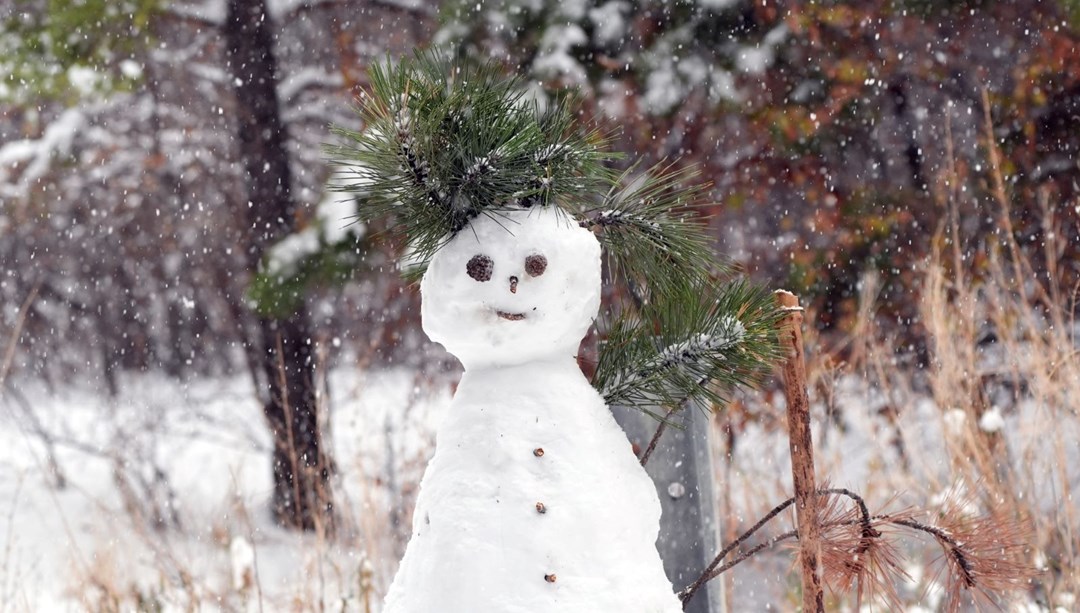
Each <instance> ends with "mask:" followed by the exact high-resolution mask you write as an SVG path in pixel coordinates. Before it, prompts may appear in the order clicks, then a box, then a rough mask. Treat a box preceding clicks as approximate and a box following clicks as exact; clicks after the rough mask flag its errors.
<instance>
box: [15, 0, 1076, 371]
mask: <svg viewBox="0 0 1080 613" xmlns="http://www.w3.org/2000/svg"><path fill="white" fill-rule="evenodd" d="M1078 7H1080V5H1078V4H1077V3H1076V2H1075V1H1074V0H1060V1H1058V2H1041V1H1034V0H1019V1H1015V2H1000V1H993V0H980V1H935V0H896V1H885V0H870V1H864V2H796V1H792V2H778V3H777V2H764V1H761V0H680V1H675V2H660V1H654V0H637V1H632V0H574V1H570V2H564V1H555V0H446V2H444V3H442V5H441V6H437V5H436V4H435V3H425V2H420V1H418V0H355V1H344V0H337V1H328V0H323V1H316V0H313V1H309V2H302V1H291V0H274V1H272V2H270V3H269V12H270V18H271V19H272V20H273V23H274V25H273V28H274V32H275V45H276V48H275V52H276V54H277V55H278V59H279V75H278V79H279V87H278V98H279V104H280V106H281V110H282V117H283V120H284V122H285V124H286V129H287V130H288V135H289V136H288V143H287V146H288V150H289V156H290V163H291V165H292V167H293V172H292V176H293V183H294V185H292V186H291V187H292V193H293V194H294V196H295V198H296V199H297V200H298V203H299V205H298V207H297V209H296V213H295V215H296V219H295V220H292V221H293V222H294V223H293V224H292V225H293V227H295V228H296V232H297V233H298V234H302V233H305V232H306V233H308V238H306V239H303V240H300V239H296V238H295V237H284V238H283V237H274V239H273V240H274V241H285V240H291V241H293V242H292V244H291V245H285V246H282V247H281V248H280V249H278V248H272V249H270V251H269V254H270V255H268V256H265V257H256V259H255V260H254V261H253V260H252V259H251V254H250V253H249V252H248V251H247V250H246V249H245V248H244V245H245V244H246V241H245V239H244V236H245V233H250V232H251V231H252V229H251V228H248V227H245V225H244V221H243V219H244V217H243V215H242V211H243V209H244V207H247V206H258V203H248V202H246V201H245V197H244V196H243V194H244V190H243V189H242V187H243V186H242V185H240V184H239V183H238V181H239V180H240V179H239V177H240V176H241V175H240V174H239V173H240V171H239V169H238V165H237V158H236V156H237V153H236V152H237V149H236V146H235V137H234V126H235V125H237V123H236V118H237V116H238V115H237V114H238V113H243V112H244V109H245V103H244V101H242V100H236V99H235V94H234V92H233V90H232V88H231V87H229V85H230V84H229V82H228V77H227V76H226V75H227V74H228V71H227V70H225V68H226V65H225V62H226V59H225V57H224V55H223V49H222V41H221V36H220V32H219V28H220V24H221V21H222V19H223V14H224V2H218V1H205V2H203V1H195V0H174V1H165V0H125V1H124V2H120V3H116V2H104V1H95V0H89V1H74V0H2V1H0V8H2V9H3V11H2V14H3V15H6V16H7V17H5V18H4V20H3V22H2V24H3V25H2V26H0V47H2V48H3V50H4V53H3V58H4V59H3V60H0V62H2V63H3V65H4V66H5V68H6V74H5V78H4V80H3V82H2V83H3V89H2V90H0V94H2V95H0V142H2V144H0V196H2V198H3V207H4V208H3V214H2V217H0V252H2V253H3V261H4V263H5V271H4V273H3V274H4V282H3V284H2V285H0V294H2V295H3V297H4V302H5V304H6V305H8V306H7V308H6V309H5V312H4V318H5V320H6V321H7V322H10V321H11V318H12V317H14V311H15V310H14V309H13V308H12V306H11V305H18V304H19V303H20V302H21V300H22V298H23V297H25V296H26V295H27V293H28V292H29V290H30V288H31V287H33V286H35V285H40V286H41V295H42V297H43V298H44V299H45V300H44V302H42V304H41V305H36V306H35V307H34V309H33V310H32V312H31V316H30V324H29V325H30V326H31V328H32V329H34V330H35V332H36V333H35V334H34V335H32V336H30V337H29V339H30V340H25V341H24V344H26V345H27V346H26V347H24V349H25V351H23V352H21V353H20V355H21V356H26V358H25V361H24V362H22V363H20V364H19V365H18V366H19V367H21V368H24V369H26V370H29V371H32V372H36V373H38V374H43V375H45V376H56V374H57V372H66V371H69V370H70V369H72V368H75V366H74V365H75V364H78V365H81V366H79V367H78V369H80V370H83V369H85V364H87V363H90V364H91V365H96V368H100V369H101V370H102V371H105V372H111V371H112V370H113V369H115V368H120V369H138V370H146V369H152V368H157V367H160V366H164V367H166V368H167V369H168V370H169V371H170V372H174V373H177V374H180V373H184V372H189V371H198V370H201V369H204V368H218V367H225V368H234V367H242V366H243V365H244V364H245V359H244V356H245V351H248V348H249V347H250V346H251V343H250V342H249V339H248V336H249V333H250V330H249V328H250V326H251V324H250V321H249V316H248V314H247V313H248V312H249V311H250V309H249V307H252V306H255V307H256V309H255V310H256V311H258V312H261V313H263V314H266V313H272V312H277V311H283V310H284V311H288V310H290V309H296V308H300V307H305V308H307V309H308V310H309V311H310V312H311V313H312V314H313V317H314V320H315V321H316V325H317V327H318V334H319V335H321V337H327V338H329V337H342V338H346V340H347V342H346V343H345V345H346V347H347V348H351V350H350V351H360V349H357V348H360V347H362V348H364V349H363V351H369V350H374V351H377V352H378V353H379V355H380V356H382V357H384V358H386V359H387V360H403V359H404V360H422V359H428V358H427V357H420V356H428V357H430V356H431V355H435V356H436V358H435V360H436V361H437V362H439V361H442V360H443V359H444V357H443V356H441V354H438V352H435V353H434V354H433V353H432V352H430V351H418V349H419V348H420V347H422V346H424V341H423V339H422V338H421V337H420V335H419V334H418V333H417V332H416V326H415V318H416V315H415V309H414V308H413V307H415V303H416V296H415V291H414V290H413V289H411V288H409V287H408V286H407V285H406V284H404V283H403V282H401V281H400V280H399V279H396V278H395V275H394V274H392V273H393V272H394V270H395V269H396V258H397V254H396V252H395V247H394V246H393V245H386V244H384V243H380V242H379V241H375V243H371V235H372V233H367V232H365V231H364V229H358V230H357V231H355V232H351V233H346V234H343V235H340V236H337V235H335V238H334V239H333V240H329V239H327V238H326V236H325V234H320V232H322V230H312V229H311V228H315V227H316V226H318V227H320V228H321V227H323V226H322V225H319V224H323V225H325V224H326V223H333V220H329V222H328V220H327V219H326V216H325V215H323V214H321V213H319V211H320V210H322V209H321V207H322V204H321V203H323V202H324V201H325V200H327V198H333V197H334V196H327V195H326V194H325V184H326V182H327V179H328V176H329V173H330V169H328V168H327V166H326V161H325V158H324V155H323V153H322V147H323V145H325V144H326V143H329V142H332V141H333V137H332V136H331V135H330V133H329V131H328V126H330V125H331V124H337V125H341V126H345V127H349V128H358V127H361V126H359V125H357V119H356V115H355V113H354V112H353V110H352V108H351V101H352V99H353V97H354V96H355V95H357V94H358V93H359V92H360V91H362V90H363V89H364V88H365V87H366V73H365V70H366V67H367V66H368V65H369V64H370V63H371V62H374V61H378V60H379V59H380V58H383V57H385V56H387V55H389V56H390V57H395V56H397V55H400V54H402V53H404V52H408V51H409V50H411V49H412V48H414V47H416V46H428V45H431V44H438V45H441V46H443V47H445V48H447V49H449V50H451V51H452V52H453V53H456V54H460V55H465V56H474V57H485V58H495V59H496V60H498V61H499V62H502V63H503V64H504V65H505V66H506V67H507V69H508V70H513V71H517V72H519V73H521V74H523V75H526V76H527V82H528V83H529V84H530V87H531V88H532V92H531V94H532V95H534V96H536V97H537V98H538V99H540V100H541V101H542V100H545V99H547V97H548V96H550V95H551V94H553V93H554V92H558V91H560V90H565V89H571V90H574V91H576V92H580V93H581V94H582V96H583V100H584V102H583V105H584V108H583V110H582V112H583V113H584V114H585V115H587V116H595V117H597V118H598V120H599V121H600V122H601V123H603V124H607V125H610V126H615V127H618V128H620V132H619V136H618V137H617V143H618V148H619V149H620V150H622V151H625V152H626V153H628V154H629V155H628V158H627V162H629V161H633V160H641V162H642V163H644V164H646V165H648V164H649V163H652V162H656V161H659V160H661V159H677V160H679V163H680V164H686V165H696V166H699V167H700V168H701V169H702V173H703V179H704V180H707V181H709V182H710V183H711V186H712V187H711V191H710V193H709V195H710V198H711V199H712V201H713V202H714V204H713V205H711V206H710V207H708V210H707V213H708V214H709V215H710V216H711V217H710V224H711V226H710V227H711V229H712V232H713V234H714V236H715V239H716V245H717V248H718V249H719V250H721V251H723V252H725V253H726V254H727V255H729V256H731V257H732V258H733V259H734V260H735V261H736V262H737V263H739V264H740V266H741V267H742V268H743V269H744V270H745V271H747V272H748V273H749V274H750V275H751V276H752V277H753V278H755V279H756V280H758V281H761V282H763V283H766V284H768V285H771V286H777V287H780V286H783V287H786V288H788V289H790V290H792V291H794V292H796V293H798V294H800V295H802V296H803V297H804V301H809V302H810V303H811V305H812V306H813V308H814V310H815V311H816V312H817V314H818V316H817V317H816V319H815V325H817V326H818V327H819V328H820V330H821V331H822V332H823V333H824V334H823V336H822V339H823V342H826V343H828V342H829V339H830V338H843V337H844V335H846V334H849V333H850V332H851V331H852V330H853V326H854V325H855V323H854V321H855V320H854V314H855V312H856V300H857V296H858V293H859V287H860V279H861V278H862V277H863V276H864V275H867V274H869V273H871V272H872V273H875V274H878V275H880V278H881V279H882V285H881V288H880V294H879V302H878V304H879V307H878V310H877V312H876V314H877V318H878V319H879V320H880V323H881V325H882V326H884V328H883V329H884V330H885V331H886V332H887V333H888V334H890V335H895V336H896V337H897V338H899V339H902V342H899V343H897V347H900V348H904V350H905V351H906V350H908V349H912V348H913V349H915V354H916V355H917V356H918V355H922V356H923V357H925V355H924V354H925V339H924V338H923V329H922V327H921V324H920V321H919V314H918V312H917V308H916V306H915V301H916V298H917V296H918V294H919V291H920V288H919V278H920V275H919V274H918V271H919V267H920V266H921V264H922V263H923V262H924V261H925V258H926V255H927V253H928V252H929V249H930V246H931V244H932V241H933V240H934V237H935V236H938V235H940V233H941V231H942V229H943V227H944V226H943V223H944V222H945V220H946V218H947V216H946V212H947V210H948V209H949V206H950V203H952V205H955V207H956V210H957V211H958V220H959V222H958V223H959V224H960V226H962V228H961V229H962V230H963V232H962V235H963V236H967V237H975V238H969V239H968V240H969V241H971V244H968V245H964V250H965V253H970V254H971V257H972V258H975V257H976V256H975V255H974V254H975V253H976V252H977V251H978V250H977V249H974V247H976V246H977V245H976V243H980V242H990V243H992V242H994V241H998V240H999V239H1000V236H1001V235H1000V233H1001V232H1002V231H1003V229H1002V228H1000V227H998V222H997V221H996V220H997V216H995V215H991V214H988V211H990V210H992V209H993V208H994V206H995V205H994V204H993V203H994V199H993V198H994V193H995V189H997V188H996V186H995V184H994V181H993V178H992V172H993V170H994V169H993V168H991V162H990V160H989V158H988V155H987V152H988V150H987V145H988V143H990V142H993V143H995V144H996V145H997V146H998V147H1000V152H1001V156H1002V159H1001V160H1000V168H999V170H1000V173H1001V176H1003V177H1004V179H1005V183H1004V185H1003V186H1002V188H1003V189H1004V190H1006V191H1007V192H1008V197H1009V199H1010V201H1011V202H1012V203H1013V207H1014V209H1015V210H1014V213H1015V219H1016V220H1017V221H1016V224H1015V226H1014V227H1013V228H1011V231H1012V232H1013V233H1014V235H1015V236H1016V238H1017V239H1018V241H1019V243H1020V244H1021V245H1024V246H1030V247H1032V248H1035V247H1037V246H1038V245H1040V244H1042V243H1043V242H1044V239H1045V235H1046V232H1048V231H1049V230H1048V229H1047V228H1046V227H1044V225H1042V224H1041V223H1040V222H1039V219H1041V217H1040V216H1039V215H1037V214H1036V213H1037V212H1038V210H1039V207H1040V206H1041V205H1040V204H1039V202H1040V197H1041V198H1044V199H1046V200H1047V201H1050V202H1056V203H1066V202H1070V201H1071V200H1072V199H1073V198H1075V197H1077V195H1078V189H1080V188H1078V183H1080V180H1078V179H1080V177H1078V175H1080V170H1078V167H1077V160H1078V159H1080V156H1078V149H1080V129H1078V127H1080V49H1078V44H1080V42H1078V41H1080V36H1078V31H1077V14H1078V13H1077V11H1078ZM73 78H74V80H75V82H73ZM950 177H965V178H967V179H965V180H964V182H963V185H957V184H956V181H955V180H951V179H950ZM1078 214H1080V213H1078V211H1077V210H1076V209H1075V208H1071V207H1062V208H1061V209H1060V211H1059V221H1060V222H1061V224H1060V227H1061V228H1062V231H1064V232H1066V233H1068V236H1067V237H1066V238H1067V239H1068V240H1067V241H1066V242H1065V244H1066V247H1065V253H1063V254H1062V257H1061V258H1060V260H1059V261H1060V262H1061V266H1060V267H1058V268H1057V269H1055V270H1053V271H1050V270H1037V271H1034V273H1035V274H1039V275H1055V276H1057V277H1059V278H1060V279H1061V280H1066V281H1067V280H1068V279H1070V278H1073V279H1075V278H1077V277H1076V275H1077V272H1078V271H1077V266H1080V264H1078V263H1080V258H1078V257H1077V256H1080V254H1078V253H1077V248H1078V245H1080V237H1078V236H1076V232H1077V230H1076V229H1077V227H1080V225H1078V224H1077V223H1076V221H1077V215H1078ZM347 221H348V220H347V219H346V220H344V222H343V224H346V223H347ZM375 234H377V232H376V233H375ZM305 245H306V246H305ZM297 248H299V249H300V251H299V252H296V251H295V250H296V249H297ZM289 249H293V251H294V253H292V255H290V256H289V257H290V258H291V259H290V260H289V263H288V266H279V265H277V264H274V263H273V262H271V261H270V259H272V258H273V257H274V255H275V253H276V254H278V255H280V254H281V253H283V252H286V251H288V250H289ZM975 270H976V271H977V270H978V267H977V266H976V267H975ZM1068 285H1069V284H1068V283H1066V286H1068ZM390 339H392V341H391V342H389V343H385V342H386V341H388V340H390ZM61 346H63V347H64V351H59V349H60V348H61ZM222 348H226V349H229V351H224V352H223V351H221V349H222ZM371 348H377V349H371ZM402 349H404V351H401V350H402ZM72 351H74V354H72ZM72 355H74V356H75V357H69V356H72ZM922 359H923V358H919V359H918V361H920V362H921V361H922ZM248 361H250V355H248ZM68 362H70V364H67V363H68ZM65 364H67V365H65ZM117 365H119V366H117ZM50 373H51V374H50Z"/></svg>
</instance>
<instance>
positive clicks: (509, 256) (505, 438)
mask: <svg viewBox="0 0 1080 613" xmlns="http://www.w3.org/2000/svg"><path fill="white" fill-rule="evenodd" d="M477 255H483V256H487V257H488V258H489V259H490V263H491V265H490V277H489V278H488V279H486V280H482V281H481V280H477V279H476V278H474V276H473V275H472V274H470V272H469V269H470V266H469V262H470V260H472V258H474V257H475V256H477ZM535 255H543V256H544V257H545V258H546V260H547V266H546V268H545V269H544V272H543V274H540V275H537V276H531V275H530V274H529V272H528V271H529V269H530V268H531V269H532V270H534V271H535V270H536V267H535V266H532V267H530V266H529V265H527V264H526V258H528V257H529V256H535ZM476 276H481V277H483V276H485V275H476ZM512 277H513V278H514V279H516V282H515V280H514V279H511V278H512ZM512 289H513V290H514V291H511V290H512ZM421 291H422V292H423V316H424V329H425V330H426V331H427V332H428V334H429V335H430V336H431V337H432V338H433V340H437V341H438V342H440V343H443V344H444V345H445V346H446V348H447V349H448V350H449V351H451V352H452V353H455V354H456V355H458V356H459V357H461V358H462V362H463V363H464V364H465V366H466V371H465V374H464V376H463V377H462V379H461V383H460V385H459V387H458V390H457V394H456V396H455V397H454V399H453V400H452V401H451V404H450V407H449V409H448V415H447V417H446V420H445V421H444V422H443V423H442V425H441V426H440V427H439V431H438V435H437V439H436V448H435V456H434V457H433V458H432V460H431V463H430V464H429V465H428V468H427V471H426V472H425V474H424V478H423V480H422V481H421V484H420V494H419V496H418V498H417V503H416V510H415V512H414V514H413V530H412V535H411V540H410V541H409V545H408V547H407V549H406V551H405V556H404V559H403V560H402V562H401V566H400V568H399V570H398V574H397V576H396V578H395V579H394V582H393V584H392V585H391V587H390V591H389V593H388V595H387V598H386V605H385V608H384V613H423V612H428V611H443V612H447V613H470V612H476V611H493V612H495V611H497V612H499V613H526V612H527V613H545V612H555V611H559V612H561V613H586V612H589V613H624V612H629V611H633V612H635V613H660V612H663V613H675V612H677V611H681V610H682V607H681V606H680V605H679V602H678V600H677V599H676V598H675V596H674V594H673V590H672V587H671V584H670V582H669V581H668V580H667V578H666V577H665V575H664V570H663V566H662V564H661V561H660V556H659V554H658V553H657V550H656V538H657V534H658V531H659V521H660V503H659V500H658V499H657V495H656V489H655V487H654V486H653V483H652V481H651V480H650V479H649V477H648V475H646V473H645V471H644V469H642V467H641V466H640V464H639V463H638V461H637V458H636V457H635V456H634V454H633V452H632V450H631V448H630V444H629V442H628V441H627V439H626V436H625V434H624V433H623V432H622V430H621V429H620V428H619V426H618V425H617V424H616V423H615V420H614V418H613V417H612V415H611V413H610V411H609V410H608V408H607V407H606V406H605V405H604V402H603V400H602V399H601V398H600V396H599V394H598V393H597V392H596V391H595V390H594V389H593V388H592V386H591V385H590V384H589V382H588V381H587V380H586V379H585V377H584V375H582V374H581V371H580V369H579V368H578V366H577V363H576V361H575V359H574V354H575V353H576V349H577V345H578V342H579V341H580V339H581V337H582V336H583V335H584V334H585V332H586V330H587V329H588V327H589V325H590V324H591V322H592V319H593V318H594V317H595V315H596V311H597V309H598V307H599V291H600V247H599V244H598V243H597V242H596V239H595V237H593V235H592V234H591V233H589V232H588V231H586V230H583V229H581V228H579V227H578V226H577V224H576V223H572V221H571V220H570V219H569V218H568V217H566V216H565V215H564V214H562V213H560V212H559V211H558V210H553V209H546V210H543V209H541V210H533V211H520V212H512V213H508V214H506V215H505V216H503V217H498V218H481V219H478V220H477V221H476V222H474V223H473V227H472V229H471V231H470V229H468V228H466V229H465V230H464V231H462V232H461V233H460V234H459V235H458V236H457V237H455V238H454V239H453V240H452V241H451V242H450V243H448V244H447V246H446V247H444V248H443V249H442V250H441V251H440V252H439V253H437V254H436V256H435V257H434V258H433V260H432V262H431V266H430V267H429V269H428V271H427V273H426V275H425V277H424V281H423V283H422V285H421ZM500 314H502V315H500ZM505 315H509V317H507V316H505ZM519 315H523V317H519Z"/></svg>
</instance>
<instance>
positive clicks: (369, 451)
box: [0, 371, 450, 613]
mask: <svg viewBox="0 0 1080 613" xmlns="http://www.w3.org/2000/svg"><path fill="white" fill-rule="evenodd" d="M16 387H17V385H16ZM122 389H124V390H125V391H124V392H123V394H122V396H121V397H119V398H116V399H113V400H109V399H106V398H104V397H102V396H101V395H100V393H98V392H97V391H96V390H93V389H87V388H81V387H73V388H70V389H65V390H60V391H58V392H57V393H49V392H48V391H47V390H45V389H44V388H42V387H40V386H37V385H32V386H28V387H26V388H22V389H20V390H19V392H18V393H17V394H16V395H15V396H14V397H12V396H10V395H8V396H5V398H4V400H3V401H2V412H0V534H2V535H3V537H2V541H3V543H4V545H3V551H2V553H0V611H3V612H5V613H6V612H7V611H63V610H86V609H92V610H103V609H104V610H110V609H114V608H120V609H123V610H127V609H128V608H129V607H130V606H131V605H132V604H133V603H134V602H136V600H137V599H140V598H141V599H142V603H143V605H144V607H145V608H149V609H154V608H156V607H155V605H160V606H161V607H162V608H163V609H164V610H187V609H188V607H189V606H191V605H197V607H198V608H199V610H216V609H222V610H265V611H285V610H294V609H299V608H304V609H312V610H315V609H319V608H322V607H321V606H320V605H322V606H325V607H326V608H327V609H328V610H342V607H343V606H345V607H346V610H353V611H357V610H359V611H363V610H364V608H363V606H362V604H361V603H362V601H363V593H362V591H363V588H362V587H361V575H362V572H361V569H362V567H364V566H366V565H370V568H371V570H372V571H373V577H372V579H371V582H372V583H373V585H372V586H371V588H370V590H369V591H370V592H371V600H372V605H373V607H377V602H376V600H377V595H378V594H380V593H381V592H382V591H383V589H384V582H385V581H386V580H387V575H388V574H389V573H391V572H392V565H396V562H395V561H394V560H396V558H397V555H398V553H399V549H400V548H401V547H402V546H403V544H402V543H400V542H398V541H399V539H398V538H397V536H396V535H395V534H392V531H388V530H387V529H386V526H387V525H388V524H389V525H392V524H393V523H395V522H398V523H400V522H405V521H407V520H408V516H407V515H408V508H409V507H411V500H412V496H413V494H412V493H410V492H409V489H408V488H409V486H410V485H412V484H415V482H416V481H417V480H418V478H419V475H420V473H421V471H422V469H423V463H424V461H425V459H426V457H427V454H428V452H429V449H430V448H431V445H432V436H433V434H432V432H433V425H434V423H435V421H436V419H437V418H438V416H439V414H440V410H441V409H442V408H443V407H444V406H445V405H446V403H447V401H448V400H449V397H450V390H449V387H448V386H446V385H443V386H440V387H437V388H432V387H430V386H424V383H423V382H422V381H419V380H418V379H417V378H416V377H414V376H413V374H412V373H409V372H404V371H388V372H381V373H377V374H372V375H361V374H357V373H355V372H347V371H339V372H336V373H335V374H334V376H332V377H331V390H332V391H331V397H332V398H333V399H334V402H333V406H334V407H335V409H334V419H333V421H334V431H333V442H334V453H335V456H336V460H337V462H338V465H339V471H340V474H339V480H338V484H337V491H336V492H335V494H336V496H337V502H338V504H339V506H340V507H341V508H342V510H343V511H344V514H345V515H346V516H347V517H348V518H349V521H348V522H347V523H346V524H345V525H344V526H342V529H341V530H340V531H339V534H340V537H341V538H340V539H339V540H340V542H335V543H333V544H328V543H325V542H320V539H319V538H318V537H315V536H298V535H295V534H291V533H287V532H284V531H282V530H279V529H277V528H276V527H274V526H273V524H272V522H271V521H270V519H269V516H268V513H267V511H266V509H267V500H268V496H269V494H270V490H271V483H270V467H269V452H268V451H267V445H268V435H267V433H266V432H265V429H264V428H263V422H262V417H261V413H260V409H259V407H258V406H257V405H256V403H255V402H254V401H253V399H252V393H251V389H250V385H249V384H248V382H247V381H246V380H245V379H230V380H216V381H214V380H203V381H197V382H194V383H191V384H189V385H182V384H178V383H176V382H173V381H169V380H166V379H161V378H157V377H139V378H132V379H130V380H128V381H127V382H126V384H125V385H124V386H122ZM16 399H19V400H16ZM20 400H25V403H23V402H20ZM28 411H32V414H33V416H32V417H31V415H30V414H29V413H28ZM41 432H47V433H48V438H50V439H51V440H52V446H51V448H50V446H48V445H46V444H44V443H43V438H42V436H40V433H41ZM50 455H51V457H52V458H53V459H54V460H55V465H52V464H51V462H52V460H50ZM57 469H58V470H57ZM59 480H62V486H60V484H59ZM395 494H396V495H395ZM392 495H394V498H396V499H400V500H401V501H402V502H403V503H404V508H405V510H404V512H403V511H402V505H401V504H395V503H394V499H392V498H391V496H392ZM155 518H156V519H160V520H162V521H156V520H155ZM234 567H236V568H234ZM234 574H236V575H237V576H236V577H235V581H234ZM245 574H246V575H248V576H247V577H246V578H245V576H244V575H245ZM346 602H348V604H347V605H346V604H345V603H346ZM121 603H123V605H124V606H119V607H117V606H115V605H120V604H121Z"/></svg>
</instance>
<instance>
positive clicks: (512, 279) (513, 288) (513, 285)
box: [510, 277, 518, 294]
mask: <svg viewBox="0 0 1080 613" xmlns="http://www.w3.org/2000/svg"><path fill="white" fill-rule="evenodd" d="M517 284H518V278H517V277H510V293H511V294H516V293H517Z"/></svg>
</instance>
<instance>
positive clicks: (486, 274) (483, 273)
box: [465, 254, 495, 281]
mask: <svg viewBox="0 0 1080 613" xmlns="http://www.w3.org/2000/svg"><path fill="white" fill-rule="evenodd" d="M494 267H495V262H492V261H491V258H489V257H488V256H486V255H483V254H477V255H474V256H472V259H470V260H469V263H468V264H466V265H465V272H467V273H469V276H470V277H472V278H473V279H476V280H477V281H490V280H491V270H492V269H493V268H494Z"/></svg>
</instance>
